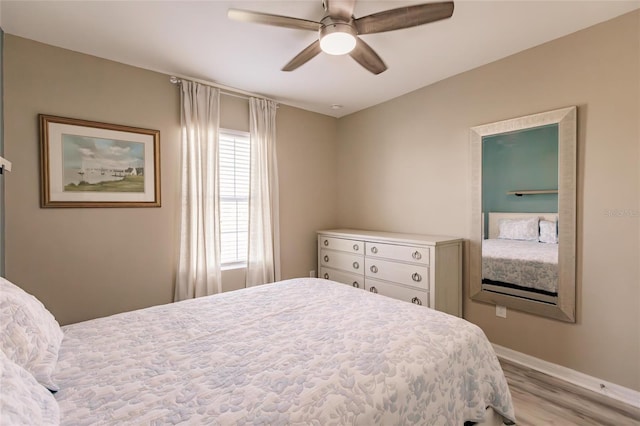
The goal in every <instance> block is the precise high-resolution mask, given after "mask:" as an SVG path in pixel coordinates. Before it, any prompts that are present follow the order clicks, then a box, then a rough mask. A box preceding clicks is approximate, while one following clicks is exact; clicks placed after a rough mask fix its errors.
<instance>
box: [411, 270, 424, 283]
mask: <svg viewBox="0 0 640 426" xmlns="http://www.w3.org/2000/svg"><path fill="white" fill-rule="evenodd" d="M411 279H412V280H414V281H415V282H417V283H419V282H420V281H422V276H420V274H419V273H417V272H414V274H413V275H411Z"/></svg>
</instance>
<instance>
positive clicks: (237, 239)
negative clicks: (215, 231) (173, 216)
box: [218, 130, 251, 266]
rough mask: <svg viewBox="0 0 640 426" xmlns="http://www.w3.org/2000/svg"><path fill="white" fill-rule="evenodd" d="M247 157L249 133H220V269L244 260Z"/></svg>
mask: <svg viewBox="0 0 640 426" xmlns="http://www.w3.org/2000/svg"><path fill="white" fill-rule="evenodd" d="M250 155H251V153H250V145H249V134H248V133H244V132H232V131H228V130H220V142H219V157H218V158H219V173H220V175H219V187H220V239H221V240H220V250H221V255H220V261H221V263H222V265H223V266H232V265H240V264H244V263H246V261H247V238H248V227H249V177H250V161H251V157H250Z"/></svg>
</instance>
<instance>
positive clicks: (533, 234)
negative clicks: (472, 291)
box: [482, 212, 558, 304]
mask: <svg viewBox="0 0 640 426" xmlns="http://www.w3.org/2000/svg"><path fill="white" fill-rule="evenodd" d="M488 216H489V217H488V219H489V220H488V230H487V231H488V232H486V234H485V233H483V234H484V235H486V236H488V238H486V239H483V241H482V289H483V290H487V291H491V292H496V293H501V294H508V295H512V296H517V297H521V298H525V299H530V300H536V301H540V302H545V303H550V304H556V303H557V299H558V244H557V242H558V237H557V217H558V214H557V213H498V212H490V213H489V214H488Z"/></svg>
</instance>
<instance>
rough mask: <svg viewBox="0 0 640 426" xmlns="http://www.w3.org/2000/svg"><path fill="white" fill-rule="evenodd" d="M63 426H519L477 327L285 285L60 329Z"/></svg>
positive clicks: (377, 300) (337, 287) (301, 283)
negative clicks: (486, 425)
mask: <svg viewBox="0 0 640 426" xmlns="http://www.w3.org/2000/svg"><path fill="white" fill-rule="evenodd" d="M63 330H64V334H65V337H64V340H63V343H62V347H61V349H60V354H59V360H58V364H57V366H56V370H55V372H54V375H53V378H54V380H55V382H56V383H57V384H58V385H59V387H60V391H58V392H57V393H56V394H55V398H56V399H57V401H58V403H59V406H60V410H61V423H62V424H68V425H93V424H101V425H105V424H152V425H156V424H179V423H183V424H207V425H228V424H238V425H243V424H269V425H285V424H286V425H314V424H315V425H329V424H341V425H342V424H362V425H375V424H379V425H383V424H384V425H388V424H399V423H402V424H429V425H444V424H451V425H462V424H463V423H464V422H465V421H480V420H481V419H482V418H483V416H484V415H485V408H486V407H492V408H493V409H494V410H495V411H496V412H497V413H499V414H500V415H502V416H504V418H506V419H509V420H514V411H513V405H512V401H511V395H510V393H509V389H508V386H507V383H506V380H505V377H504V375H503V372H502V370H501V367H500V365H499V363H498V360H497V358H496V356H495V353H494V351H493V348H492V346H491V345H490V343H489V342H488V340H487V338H486V337H485V335H484V334H483V332H482V331H481V330H480V329H479V328H478V327H477V326H475V325H473V324H471V323H469V322H466V321H464V320H462V319H460V318H456V317H453V316H450V315H447V314H444V313H441V312H437V311H434V310H431V309H429V308H426V307H420V306H416V305H412V304H410V303H406V302H401V301H397V300H394V299H391V298H387V297H384V296H380V295H374V294H371V293H369V292H365V291H362V290H358V289H355V288H352V287H350V286H345V285H343V284H338V283H335V282H332V281H327V280H321V279H312V278H307V279H294V280H288V281H282V282H279V283H275V284H269V285H264V286H259V287H253V288H250V289H244V290H238V291H234V292H228V293H223V294H219V295H215V296H208V297H202V298H199V299H193V300H188V301H183V302H179V303H174V304H169V305H162V306H156V307H151V308H147V309H143V310H138V311H133V312H128V313H122V314H118V315H114V316H111V317H106V318H101V319H95V320H91V321H86V322H83V323H78V324H72V325H68V326H65V327H63Z"/></svg>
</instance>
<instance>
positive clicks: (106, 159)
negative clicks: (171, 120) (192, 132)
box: [38, 114, 160, 207]
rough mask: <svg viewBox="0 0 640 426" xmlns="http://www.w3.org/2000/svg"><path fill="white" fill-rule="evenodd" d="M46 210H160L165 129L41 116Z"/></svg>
mask: <svg viewBox="0 0 640 426" xmlns="http://www.w3.org/2000/svg"><path fill="white" fill-rule="evenodd" d="M38 118H39V122H40V169H41V200H40V201H41V203H40V205H41V207H160V131H159V130H151V129H142V128H137V127H130V126H122V125H118V124H108V123H99V122H95V121H87V120H79V119H74V118H66V117H57V116H53V115H45V114H40V115H39V116H38Z"/></svg>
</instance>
